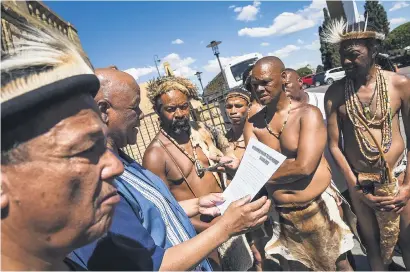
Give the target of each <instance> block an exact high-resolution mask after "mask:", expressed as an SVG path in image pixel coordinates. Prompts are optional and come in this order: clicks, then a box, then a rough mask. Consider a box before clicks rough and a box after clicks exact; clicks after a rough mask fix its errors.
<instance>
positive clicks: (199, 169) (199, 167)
mask: <svg viewBox="0 0 410 272" xmlns="http://www.w3.org/2000/svg"><path fill="white" fill-rule="evenodd" d="M161 133H162V134H164V136H165V137H167V139H168V140H170V142H171V143H173V144H174V145H175V146H176V147H177V148H178V149H179V151H181V152H182V153H184V154H185V156H187V158H188V159H189V160H190V161H191V162H192V164H193V165H194V166H195V172H196V174H197V175H198V177H200V178H201V177H203V176H204V173H205V171H204V168H203V167H202V165H201V162H200V161H199V160H198V155H197V153H196V149H195V147H194V145H193V144H192V137H191V135H189V143H190V144H191V147H192V153H193V154H194V157H192V156H191V155H189V153H188V152H187V151H186V150H185V148H184V147H183V146H181V145H179V144H178V142H177V141H175V139H174V138H172V137H171V136H170V135H168V133H166V132H165V130H163V129H162V128H161Z"/></svg>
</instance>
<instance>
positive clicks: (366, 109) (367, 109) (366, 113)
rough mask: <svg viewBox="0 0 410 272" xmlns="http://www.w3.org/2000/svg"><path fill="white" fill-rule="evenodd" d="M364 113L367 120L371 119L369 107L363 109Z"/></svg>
mask: <svg viewBox="0 0 410 272" xmlns="http://www.w3.org/2000/svg"><path fill="white" fill-rule="evenodd" d="M363 111H364V116H366V119H371V118H372V117H371V114H370V107H369V106H365V107H364V108H363Z"/></svg>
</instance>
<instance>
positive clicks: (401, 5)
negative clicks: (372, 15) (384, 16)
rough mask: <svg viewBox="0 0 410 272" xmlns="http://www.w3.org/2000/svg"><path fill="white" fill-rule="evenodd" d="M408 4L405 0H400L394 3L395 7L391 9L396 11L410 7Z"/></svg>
mask: <svg viewBox="0 0 410 272" xmlns="http://www.w3.org/2000/svg"><path fill="white" fill-rule="evenodd" d="M408 6H409V4H407V3H406V2H405V1H398V2H396V3H394V5H393V7H392V8H391V9H389V11H395V10H398V9H402V8H405V7H408Z"/></svg>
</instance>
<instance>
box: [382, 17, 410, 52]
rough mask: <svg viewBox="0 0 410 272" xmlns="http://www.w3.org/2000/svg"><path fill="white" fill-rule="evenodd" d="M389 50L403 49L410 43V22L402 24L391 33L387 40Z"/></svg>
mask: <svg viewBox="0 0 410 272" xmlns="http://www.w3.org/2000/svg"><path fill="white" fill-rule="evenodd" d="M384 44H385V47H386V49H387V50H397V49H403V48H405V47H406V46H409V45H410V22H408V23H405V24H402V25H400V26H398V27H396V28H395V29H393V30H392V32H390V33H389V35H388V36H387V39H386V40H385V43H384Z"/></svg>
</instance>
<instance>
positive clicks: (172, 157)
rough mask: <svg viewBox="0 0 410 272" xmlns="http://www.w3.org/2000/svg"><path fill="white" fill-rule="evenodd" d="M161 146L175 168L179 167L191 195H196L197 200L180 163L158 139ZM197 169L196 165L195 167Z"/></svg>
mask: <svg viewBox="0 0 410 272" xmlns="http://www.w3.org/2000/svg"><path fill="white" fill-rule="evenodd" d="M157 141H158V143H159V145H160V146H161V147H162V148H163V149H164V150H165V152H167V154H168V155H169V157H170V158H171V160H172V161H173V162H174V164H175V166H176V167H177V169H178V171H179V173H180V174H181V175H182V177H183V178H184V180H185V183H186V185H187V186H188V188H189V190H190V191H191V193H192V194H193V195H194V197H195V198H197V196H196V194H195V193H194V190H192V188H191V186H190V185H189V182H188V179H187V178H186V177H185V175H184V173H183V172H182V170H181V168H180V167H179V165H178V163H177V162H176V160H175V158H174V156H172V154H171V152H169V150H168V149H167V148H166V147H165V145H164V143H163V142H162V141H161V140H160V139H157ZM194 167H195V165H194Z"/></svg>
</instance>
